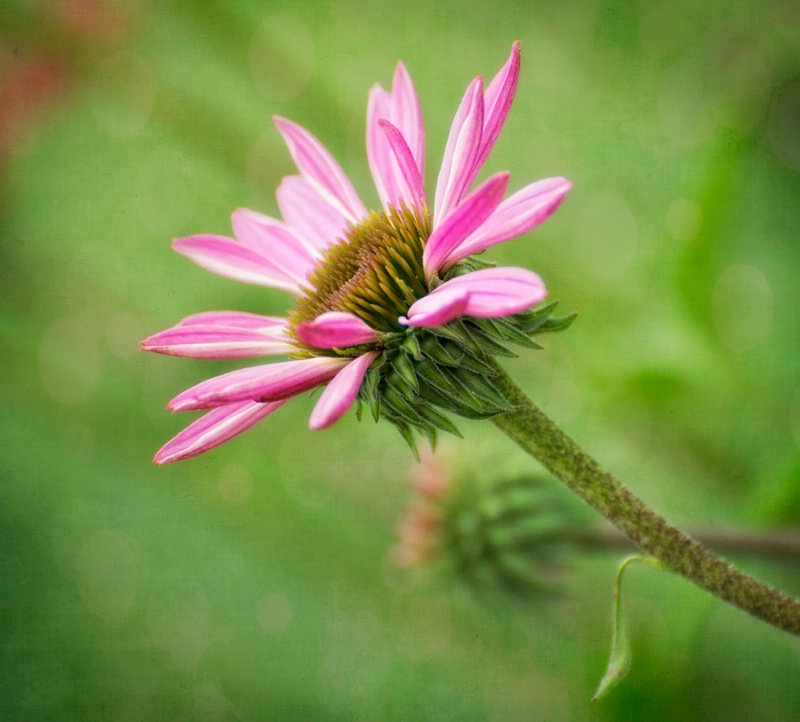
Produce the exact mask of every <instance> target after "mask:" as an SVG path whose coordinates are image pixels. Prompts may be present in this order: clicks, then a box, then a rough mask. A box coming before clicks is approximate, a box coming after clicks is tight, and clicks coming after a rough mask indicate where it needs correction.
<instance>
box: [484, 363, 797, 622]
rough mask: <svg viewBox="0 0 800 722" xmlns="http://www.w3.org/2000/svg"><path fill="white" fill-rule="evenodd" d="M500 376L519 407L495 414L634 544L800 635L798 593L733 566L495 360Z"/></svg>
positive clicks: (721, 595) (502, 386)
mask: <svg viewBox="0 0 800 722" xmlns="http://www.w3.org/2000/svg"><path fill="white" fill-rule="evenodd" d="M497 371H498V375H497V376H496V377H494V378H493V379H492V381H493V382H494V384H495V385H496V386H497V387H498V388H499V389H500V390H501V391H502V392H503V393H504V394H505V396H506V398H508V400H509V401H510V402H511V403H512V404H513V405H514V407H515V409H514V411H509V412H508V413H505V414H500V415H498V416H495V417H494V418H493V419H492V421H493V422H494V423H495V425H496V426H497V427H498V428H499V429H500V430H501V431H503V432H504V433H505V434H506V435H507V436H509V438H511V439H512V440H513V441H516V442H517V444H519V445H520V446H521V447H522V448H523V449H524V450H525V451H527V452H528V453H529V454H530V455H531V456H533V457H534V458H535V459H537V460H538V461H539V462H540V463H541V464H542V465H543V466H544V467H545V468H546V469H547V470H548V471H550V473H552V474H553V475H554V476H556V477H557V478H559V479H560V480H561V481H562V482H564V484H566V485H567V486H568V487H569V488H570V489H572V491H573V492H575V493H576V494H577V495H578V496H580V497H581V498H582V499H583V500H584V501H585V502H586V503H587V504H589V505H590V506H591V507H593V508H594V509H595V510H597V511H598V512H600V514H602V515H603V516H604V517H605V518H606V519H608V520H609V521H610V522H611V523H612V524H613V525H614V526H616V527H617V528H618V529H619V530H620V531H621V532H622V533H623V534H625V536H627V537H628V538H629V539H630V540H631V541H632V542H633V543H634V544H635V545H636V546H638V547H639V548H641V549H642V550H644V551H645V552H647V553H648V554H651V555H652V556H654V557H656V558H657V559H660V560H661V561H662V562H663V563H664V564H665V565H666V566H667V567H668V568H669V569H671V570H672V571H674V572H676V573H677V574H680V575H681V576H683V577H685V578H686V579H688V580H689V581H691V582H693V583H694V584H696V585H697V586H699V587H701V588H702V589H705V590H706V591H707V592H710V593H711V594H713V595H714V596H715V597H718V598H719V599H722V600H724V601H726V602H728V603H729V604H732V605H733V606H734V607H737V608H738V609H741V610H742V611H744V612H747V613H748V614H751V615H753V616H754V617H758V618H759V619H761V620H763V621H765V622H767V623H768V624H771V625H773V626H774V627H777V628H778V629H782V630H784V631H786V632H789V633H791V634H794V635H796V636H800V601H798V600H796V599H792V598H791V597H789V596H787V595H786V594H784V593H783V592H780V591H778V590H777V589H773V588H772V587H769V586H767V585H766V584H762V583H761V582H759V581H757V580H755V579H753V578H752V577H750V576H748V575H747V574H744V573H742V572H740V571H739V570H738V569H735V568H734V567H732V566H731V565H730V564H728V563H727V562H725V561H723V560H722V559H720V558H719V557H718V556H716V555H715V554H714V553H712V552H710V551H709V550H708V549H706V548H705V547H704V546H703V545H702V544H700V543H699V542H697V541H695V540H694V539H692V538H691V537H689V536H688V535H686V534H684V533H683V532H682V531H680V530H679V529H676V528H675V527H674V526H672V525H671V524H670V523H669V522H668V521H667V520H666V519H664V518H663V517H661V516H659V515H658V514H657V513H656V512H655V511H653V510H652V509H651V508H650V507H649V506H647V504H645V503H644V502H643V501H642V500H641V499H640V498H639V497H637V496H636V495H635V494H633V493H632V492H631V491H630V490H629V489H628V488H627V487H626V486H624V485H623V484H622V483H621V482H620V481H619V480H618V479H616V478H615V477H614V476H612V475H611V474H609V473H608V472H607V471H605V470H604V469H603V468H601V466H600V465H599V464H598V463H597V462H596V461H595V460H594V459H593V458H592V457H591V456H589V455H588V454H587V453H586V452H585V451H584V450H583V449H582V448H581V447H580V446H578V444H577V443H576V442H575V441H573V440H572V439H571V438H570V437H569V436H567V435H566V434H565V433H564V432H563V431H562V430H561V429H560V428H558V426H556V424H555V423H554V422H553V421H551V420H550V418H549V417H547V416H546V415H545V414H544V413H542V411H541V410H540V409H539V408H538V407H537V406H536V405H535V404H534V403H533V402H532V401H531V400H530V399H529V398H528V397H527V396H526V395H525V394H524V392H523V391H522V390H521V389H520V388H519V387H518V386H517V385H516V384H515V383H514V382H513V381H512V380H511V379H510V378H509V377H508V376H507V375H506V374H505V372H504V371H502V370H501V369H500V367H499V366H498V367H497Z"/></svg>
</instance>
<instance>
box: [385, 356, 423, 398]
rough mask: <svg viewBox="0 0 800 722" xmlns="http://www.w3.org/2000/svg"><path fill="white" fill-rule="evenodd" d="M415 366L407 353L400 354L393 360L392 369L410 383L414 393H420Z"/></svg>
mask: <svg viewBox="0 0 800 722" xmlns="http://www.w3.org/2000/svg"><path fill="white" fill-rule="evenodd" d="M414 366H415V364H414V363H412V361H411V359H410V358H409V357H408V355H407V354H405V353H399V354H397V355H396V356H395V357H394V358H393V359H392V368H393V369H394V370H395V371H396V372H397V373H398V374H399V375H400V376H401V377H402V378H403V379H404V380H405V381H406V382H407V383H408V385H409V386H410V387H411V388H412V389H413V390H414V393H416V392H417V391H419V383H418V382H417V374H416V372H415V370H414Z"/></svg>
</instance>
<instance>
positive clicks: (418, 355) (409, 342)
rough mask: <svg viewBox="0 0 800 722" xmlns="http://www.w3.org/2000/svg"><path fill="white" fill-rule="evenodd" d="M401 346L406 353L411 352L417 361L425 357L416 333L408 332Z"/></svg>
mask: <svg viewBox="0 0 800 722" xmlns="http://www.w3.org/2000/svg"><path fill="white" fill-rule="evenodd" d="M400 348H401V349H402V350H403V351H405V352H406V353H408V354H410V355H411V356H412V357H413V358H414V360H415V361H421V360H422V359H423V353H422V348H421V346H420V342H419V338H418V337H417V334H415V333H410V334H408V336H406V339H405V341H403V343H402V344H401V345H400Z"/></svg>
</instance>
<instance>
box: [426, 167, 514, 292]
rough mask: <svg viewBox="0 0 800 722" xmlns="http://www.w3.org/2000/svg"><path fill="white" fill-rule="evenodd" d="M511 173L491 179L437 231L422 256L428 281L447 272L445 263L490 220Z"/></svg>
mask: <svg viewBox="0 0 800 722" xmlns="http://www.w3.org/2000/svg"><path fill="white" fill-rule="evenodd" d="M508 179H509V173H508V172H502V173H497V174H495V175H493V176H492V177H491V178H488V179H487V180H486V181H484V182H483V183H482V184H481V185H480V186H478V187H477V188H476V189H475V191H474V192H473V193H471V194H470V195H469V196H467V198H465V199H464V201H463V202H462V203H461V204H460V205H459V206H458V207H457V208H456V209H455V210H454V211H453V212H452V213H451V214H450V215H449V216H448V217H447V218H446V219H445V221H444V223H442V224H441V225H440V226H438V227H436V228H434V231H433V233H431V235H430V238H428V241H427V243H426V244H425V249H424V250H423V252H422V264H423V267H424V268H425V277H426V278H427V279H430V278H431V277H432V276H433V274H435V273H437V272H438V271H440V270H442V269H443V268H445V264H444V261H445V259H446V258H447V257H448V256H449V255H450V254H451V253H452V252H453V250H455V249H456V248H458V246H459V245H460V244H461V242H462V241H463V240H464V239H465V238H466V237H467V236H469V235H470V234H471V233H473V232H474V231H476V230H477V229H478V228H479V227H480V226H481V224H482V223H483V222H484V221H485V220H486V219H487V218H489V216H490V215H491V214H492V213H493V212H494V210H495V209H496V208H497V206H499V205H500V201H502V200H503V194H504V193H505V192H506V188H507V187H508Z"/></svg>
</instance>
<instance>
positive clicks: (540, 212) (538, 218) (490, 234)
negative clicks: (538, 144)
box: [444, 178, 572, 267]
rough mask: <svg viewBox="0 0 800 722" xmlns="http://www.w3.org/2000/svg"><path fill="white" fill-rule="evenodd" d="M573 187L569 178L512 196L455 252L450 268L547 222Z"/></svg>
mask: <svg viewBox="0 0 800 722" xmlns="http://www.w3.org/2000/svg"><path fill="white" fill-rule="evenodd" d="M571 188H572V183H570V182H569V181H568V180H566V179H565V178H546V179H545V180H540V181H537V182H536V183H531V184H530V185H529V186H526V187H525V188H523V189H522V190H521V191H517V192H516V193H515V194H514V195H512V196H509V197H508V198H506V200H504V201H503V202H502V203H501V204H500V205H499V206H498V207H497V210H495V212H494V213H492V215H491V216H490V217H489V219H488V220H487V221H486V223H484V224H483V225H482V226H481V227H480V228H478V230H477V231H475V232H474V233H472V234H471V235H470V236H468V237H467V238H466V239H464V241H463V242H462V243H460V244H459V245H458V246H456V248H454V249H453V251H451V253H450V255H449V256H448V257H447V259H446V260H445V262H444V265H445V266H446V267H450V266H452V265H453V264H454V263H456V261H460V260H461V259H462V258H466V257H467V256H471V255H472V254H473V253H480V252H481V251H483V250H485V249H487V248H489V247H490V246H495V245H497V244H498V243H503V242H505V241H508V240H510V239H512V238H516V237H517V236H521V235H522V234H523V233H527V232H528V231H530V230H532V229H533V228H535V227H536V226H538V225H539V224H541V223H543V222H544V221H546V220H547V219H548V218H549V217H550V216H551V215H552V214H553V213H554V211H555V210H556V208H558V206H559V205H560V204H561V201H563V200H564V198H565V197H566V195H567V193H569V191H570V189H571Z"/></svg>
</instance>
